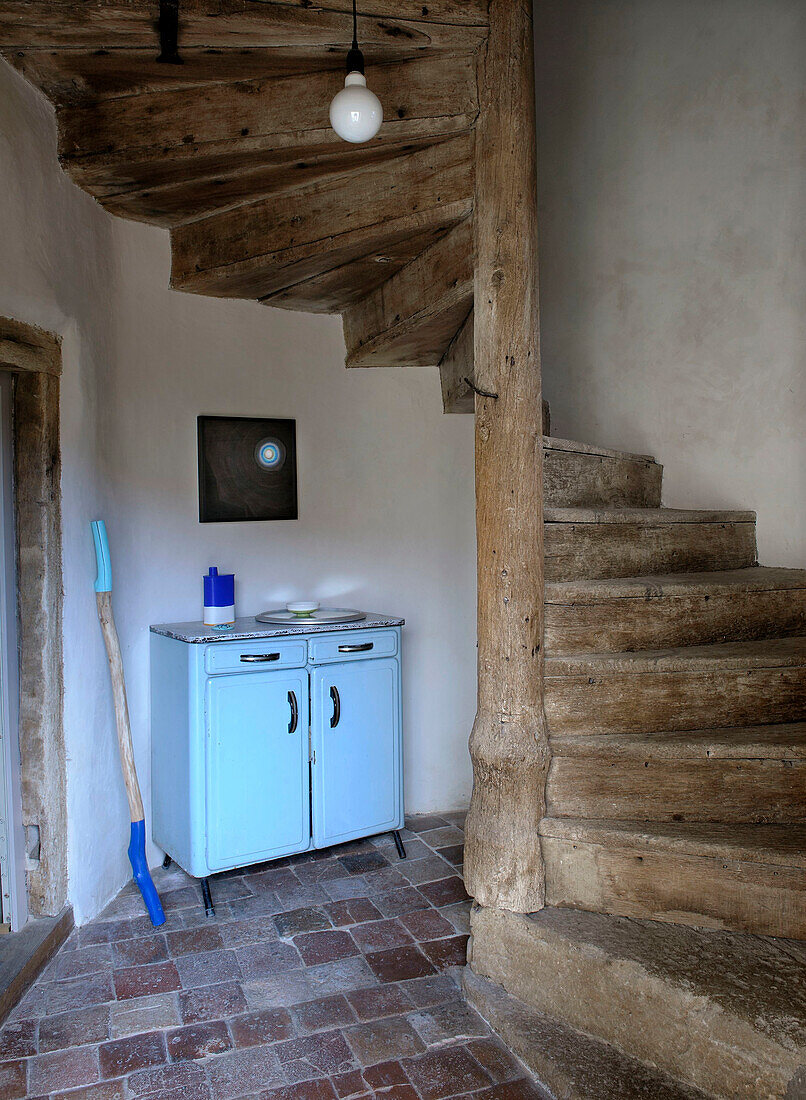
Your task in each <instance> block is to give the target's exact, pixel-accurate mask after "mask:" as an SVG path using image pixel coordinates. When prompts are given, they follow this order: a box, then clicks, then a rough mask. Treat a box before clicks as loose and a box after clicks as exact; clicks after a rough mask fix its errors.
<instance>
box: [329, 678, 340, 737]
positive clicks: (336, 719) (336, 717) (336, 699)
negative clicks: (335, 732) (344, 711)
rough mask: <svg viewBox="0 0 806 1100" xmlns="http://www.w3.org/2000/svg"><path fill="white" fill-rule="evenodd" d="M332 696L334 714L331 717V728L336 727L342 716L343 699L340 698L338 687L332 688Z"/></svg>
mask: <svg viewBox="0 0 806 1100" xmlns="http://www.w3.org/2000/svg"><path fill="white" fill-rule="evenodd" d="M330 698H331V699H332V700H333V716H332V717H331V719H330V728H331V729H335V728H336V726H337V725H338V724H339V719H340V718H341V699H340V698H339V689H338V688H337V687H332V688H331V689H330Z"/></svg>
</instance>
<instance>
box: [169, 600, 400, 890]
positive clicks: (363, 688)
mask: <svg viewBox="0 0 806 1100" xmlns="http://www.w3.org/2000/svg"><path fill="white" fill-rule="evenodd" d="M401 626H402V620H400V619H388V618H382V617H380V616H368V617H367V619H366V620H365V621H363V622H361V623H357V624H354V625H353V624H350V626H349V627H342V628H339V629H338V630H334V629H332V628H330V629H327V628H322V627H318V628H317V627H313V628H310V627H309V628H307V629H306V628H302V627H296V626H295V627H293V628H290V629H289V630H284V629H277V628H271V627H262V624H260V623H256V622H255V620H254V619H248V620H243V619H241V620H238V622H237V623H236V626H235V630H234V631H233V632H230V633H228V634H226V635H223V636H222V635H218V634H215V633H213V632H210V631H209V628H204V627H202V626H201V625H200V624H198V623H178V624H168V625H165V626H155V627H152V628H151V630H152V633H151V745H152V764H151V792H152V811H151V813H152V833H153V837H154V840H155V842H156V843H157V844H158V845H159V846H160V847H161V848H163V849H164V850H165V851H166V853H167V854H168V855H169V856H170V857H171V858H172V859H174V860H175V861H176V862H177V863H178V864H179V865H180V866H182V867H183V868H184V869H185V870H186V871H188V872H189V873H190V874H192V875H194V876H195V877H197V878H200V879H203V880H204V879H206V878H207V876H208V875H211V874H215V873H216V872H218V871H224V870H228V869H230V868H233V867H243V866H248V865H249V864H252V863H258V862H263V861H265V860H271V859H276V858H280V857H282V856H287V855H292V854H294V853H298V852H304V851H307V850H308V849H309V848H323V847H327V846H329V845H333V844H340V843H342V842H344V841H347V840H353V839H356V838H358V837H363V836H371V835H374V834H377V833H383V832H393V833H396V832H397V830H399V829H401V828H402V826H403V772H402V721H401V702H400V641H401V634H400V627H401ZM396 839H398V838H397V837H396Z"/></svg>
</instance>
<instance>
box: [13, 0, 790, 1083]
mask: <svg viewBox="0 0 806 1100" xmlns="http://www.w3.org/2000/svg"><path fill="white" fill-rule="evenodd" d="M361 6H362V15H361V18H360V21H359V36H360V39H361V43H362V46H364V48H365V50H366V53H367V61H368V65H369V70H370V71H371V81H370V83H371V86H372V87H373V89H374V90H375V91H376V92H377V93H378V94H379V96H380V97H381V99H382V101H383V103H384V109H385V115H386V122H385V123H384V126H383V128H382V130H381V133H380V135H379V138H378V139H377V140H376V141H375V142H373V143H372V145H371V146H368V147H358V148H354V147H348V146H346V145H345V144H344V143H343V142H341V141H339V140H338V139H337V138H336V137H335V135H334V134H333V133H332V131H331V130H330V129H329V127H328V126H327V122H326V119H327V104H328V102H329V100H330V99H331V98H332V96H333V94H334V93H335V92H336V91H337V90H338V88H339V87H340V85H341V81H342V75H343V58H344V52H345V44H346V42H347V39H348V35H349V29H350V26H349V23H350V20H349V15H350V10H351V2H350V0H323V2H322V3H320V4H314V3H312V2H311V0H182V3H181V4H180V12H181V23H180V43H179V44H180V52H181V55H182V57H183V60H184V64H182V65H161V64H157V63H156V60H155V58H156V54H157V52H158V44H157V36H156V29H155V19H156V14H157V10H158V4H157V3H156V2H152V0H77V2H75V0H48V2H47V3H46V2H45V0H0V53H2V55H3V56H4V57H5V58H6V59H7V60H8V61H9V62H11V64H13V65H14V66H15V67H17V68H18V69H19V70H20V71H21V72H22V73H23V75H24V76H25V77H26V78H27V79H28V80H30V81H31V82H32V83H33V84H35V85H36V86H38V87H39V88H40V89H41V90H42V91H43V92H44V94H45V95H46V96H47V97H48V98H49V99H50V100H51V101H52V102H53V104H54V105H55V107H56V112H57V121H58V134H59V156H60V159H61V163H62V165H63V166H64V168H65V170H66V171H67V172H68V173H69V174H70V176H71V177H72V179H73V180H74V181H75V182H76V183H77V184H78V185H79V186H80V187H82V188H83V189H84V190H85V191H88V192H89V193H90V194H92V195H94V196H95V197H96V198H97V200H98V201H99V202H100V203H101V204H102V205H103V206H104V207H105V208H106V209H107V210H109V211H111V212H112V213H114V214H117V215H120V216H122V217H126V218H132V219H135V220H139V221H145V222H149V223H151V224H154V225H159V226H163V227H166V228H167V229H169V230H170V234H171V243H172V255H173V266H172V285H173V286H174V287H175V288H176V289H178V290H184V291H190V292H193V293H199V294H206V295H212V296H220V297H238V298H249V299H254V300H258V301H261V302H263V303H265V304H267V305H271V306H279V307H282V308H286V309H300V310H306V311H315V312H331V313H341V314H343V318H344V333H345V341H346V362H347V365H348V366H350V367H360V366H394V365H427V366H439V368H440V373H441V378H442V392H443V401H444V406H445V409H446V411H449V412H472V411H473V394H472V391H471V388H470V386H469V385H468V381H467V380H468V379H470V380H471V381H472V379H473V240H472V237H473V234H472V207H473V183H474V181H473V143H474V124H475V121H476V117H477V113H478V94H477V65H478V64H479V57H480V51H481V50H482V49H483V45H484V41H485V35H486V3H485V0H428V2H427V3H423V2H415V0H397V3H395V4H394V5H392V4H389V3H388V0H367V2H366V3H364V4H362V5H361ZM546 421H547V413H546V410H545V409H544V431H545V432H546V433H548V428H547V423H546ZM544 473H545V502H546V512H545V551H546V576H547V582H548V583H547V588H546V649H547V660H546V682H545V688H546V710H547V715H548V720H549V726H550V733H551V750H552V764H551V769H550V773H549V777H548V786H547V792H546V793H547V805H548V815H547V816H546V818H545V819H544V820H543V822H542V824H541V830H540V831H541V845H542V849H543V853H544V858H545V861H546V866H547V892H548V903H549V908H547V909H546V910H544V911H543V912H542V913H540V914H536V915H533V916H532V917H529V916H522V915H518V914H507V913H504V912H503V911H496V910H480V911H478V912H477V913H476V915H475V916H474V928H473V931H474V936H473V956H472V958H473V968H474V971H475V976H474V975H473V974H469V975H468V983H469V984H468V992H469V994H470V996H471V997H472V998H473V999H474V1000H475V1001H476V1003H477V1004H478V1005H479V1006H480V1007H481V1009H482V1011H484V1012H485V1014H486V1015H488V1016H489V1018H490V1019H491V1020H493V1022H494V1023H495V1024H496V1026H498V1027H499V1029H500V1030H501V1031H502V1033H503V1034H504V1036H505V1038H507V1039H508V1041H509V1042H510V1043H511V1045H513V1047H515V1049H516V1050H518V1052H519V1053H520V1054H521V1055H522V1056H523V1057H524V1058H526V1060H527V1061H530V1062H531V1064H532V1065H533V1068H534V1069H535V1070H536V1071H537V1073H538V1074H539V1076H540V1077H541V1079H542V1080H543V1082H544V1083H545V1084H547V1085H548V1086H549V1087H550V1088H551V1090H552V1092H553V1094H554V1095H556V1096H568V1097H572V1096H573V1097H575V1096H579V1097H585V1098H587V1100H593V1098H595V1097H611V1096H612V1097H615V1096H618V1097H620V1098H622V1100H627V1098H629V1097H633V1096H635V1097H639V1096H642V1097H644V1096H645V1097H652V1098H654V1100H660V1098H661V1097H664V1098H667V1097H668V1098H671V1097H694V1096H702V1095H708V1096H724V1097H737V1096H746V1097H766V1096H787V1097H789V1098H790V1100H793V1098H797V1097H804V1096H806V1070H802V1069H800V1068H799V1067H802V1066H803V1064H804V1063H806V1054H805V1053H804V1052H806V1005H804V1003H803V997H802V995H801V994H802V990H803V989H804V988H806V952H805V951H804V948H803V946H802V944H798V943H795V938H797V939H799V940H803V939H806V904H804V902H806V856H805V855H804V851H805V850H806V827H805V825H804V823H806V785H805V784H804V769H805V768H806V572H804V571H800V570H782V569H769V568H759V567H757V566H756V544H755V516H754V514H753V513H752V512H724V511H709V512H704V511H698V512H695V511H681V510H672V509H664V508H661V506H660V504H661V474H662V470H661V467H660V466H659V465H657V463H655V462H654V460H653V459H652V458H651V457H649V456H643V455H629V454H623V453H620V452H616V451H610V450H606V449H603V448H599V447H595V446H589V445H585V444H581V443H574V442H570V441H567V440H557V439H551V438H545V439H544ZM659 922H665V923H659ZM770 936H775V937H792V939H776V940H773V939H769V938H768V937H770ZM780 974H784V975H785V981H786V983H788V988H789V989H795V990H797V991H798V992H797V995H794V996H790V997H788V998H786V997H783V996H782V997H779V998H778V999H776V997H775V996H774V995H773V994H774V993H775V991H776V990H778V984H777V983H778V977H777V975H780ZM485 976H486V977H487V978H491V979H493V980H494V982H495V983H498V984H496V985H492V984H490V982H487V981H486V979H485ZM761 989H763V990H764V991H766V992H765V993H764V995H763V996H762V995H761V993H760V992H759V990H761ZM507 990H509V993H507V992H506V991H507ZM510 994H515V995H516V996H517V997H518V998H519V1000H517V1001H516V1000H513V999H512V997H511V996H510ZM502 1006H503V1007H502ZM681 1021H682V1022H681ZM700 1090H701V1091H700Z"/></svg>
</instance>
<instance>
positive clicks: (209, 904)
mask: <svg viewBox="0 0 806 1100" xmlns="http://www.w3.org/2000/svg"><path fill="white" fill-rule="evenodd" d="M201 892H202V901H203V902H204V911H205V913H206V914H207V916H208V917H214V916H215V909H214V908H213V899H212V897H211V896H210V880H209V878H203V879H202V880H201Z"/></svg>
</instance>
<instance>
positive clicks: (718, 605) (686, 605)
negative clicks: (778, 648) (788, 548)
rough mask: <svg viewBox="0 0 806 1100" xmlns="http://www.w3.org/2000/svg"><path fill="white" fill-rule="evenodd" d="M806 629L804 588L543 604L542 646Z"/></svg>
mask: <svg viewBox="0 0 806 1100" xmlns="http://www.w3.org/2000/svg"><path fill="white" fill-rule="evenodd" d="M798 634H806V589H791V590H789V591H780V592H742V593H737V594H735V595H723V594H715V595H709V594H707V593H706V592H704V593H703V594H702V595H687V596H682V597H674V596H652V597H647V598H644V599H642V598H637V599H619V598H614V599H602V600H596V601H593V602H591V603H571V604H560V603H547V604H546V643H545V644H546V651H547V652H549V653H552V652H553V653H582V652H585V651H590V650H599V651H626V650H635V649H662V648H665V647H672V646H690V645H707V644H709V643H712V642H728V641H737V642H738V641H744V640H749V639H753V638H782V637H784V636H790V635H798Z"/></svg>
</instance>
